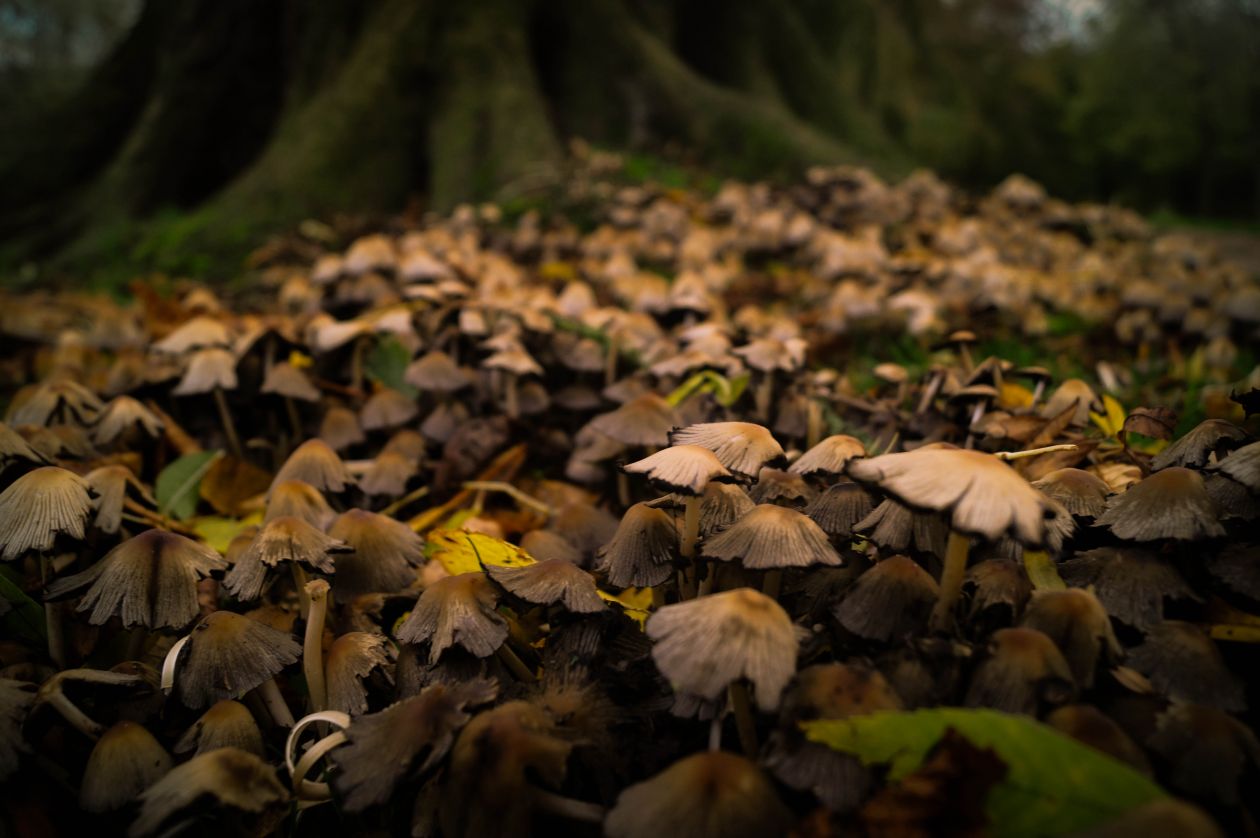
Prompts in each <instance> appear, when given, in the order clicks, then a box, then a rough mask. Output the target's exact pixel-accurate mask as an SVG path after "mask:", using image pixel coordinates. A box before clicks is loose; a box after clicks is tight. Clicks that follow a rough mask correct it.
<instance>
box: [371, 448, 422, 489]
mask: <svg viewBox="0 0 1260 838" xmlns="http://www.w3.org/2000/svg"><path fill="white" fill-rule="evenodd" d="M419 472H420V465H419V463H417V462H416V461H415V460H414V459H412V458H411V457H408V456H407V455H405V454H401V453H399V452H397V451H381V453H380V454H378V455H377V456H376V459H374V460H373V461H372V465H371V466H369V467H368V470H367V471H366V472H364V473H363V477H361V478H360V479H359V488H360V489H362V490H363V492H364V494H368V495H385V496H388V497H398V496H399V495H402V494H405V493H406V491H407V481H409V480H411V478H413V477H415V476H416V475H417V474H419Z"/></svg>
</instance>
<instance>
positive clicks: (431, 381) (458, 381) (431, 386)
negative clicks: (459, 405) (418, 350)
mask: <svg viewBox="0 0 1260 838" xmlns="http://www.w3.org/2000/svg"><path fill="white" fill-rule="evenodd" d="M403 380H405V381H406V382H407V383H408V384H410V385H411V386H412V387H415V388H416V389H417V390H419V391H420V392H422V393H453V392H455V391H456V390H461V389H463V388H464V387H467V386H468V385H469V384H471V383H472V381H471V380H470V379H469V377H468V375H467V374H466V373H465V372H464V370H462V369H460V368H459V366H457V365H456V364H455V362H454V361H453V360H451V356H449V355H447V354H446V353H445V352H440V351H438V350H433V351H432V352H427V353H425V354H424V355H422V356H420V357H419V358H417V359H416V360H414V361H412V362H411V364H409V365H408V367H407V371H406V372H405V373H403Z"/></svg>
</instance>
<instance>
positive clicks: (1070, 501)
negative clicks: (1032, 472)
mask: <svg viewBox="0 0 1260 838" xmlns="http://www.w3.org/2000/svg"><path fill="white" fill-rule="evenodd" d="M1032 485H1033V488H1035V489H1039V490H1040V491H1041V492H1043V493H1044V494H1045V496H1046V497H1048V498H1050V499H1051V500H1053V501H1058V502H1059V503H1061V504H1063V508H1064V509H1066V510H1067V511H1068V512H1070V513H1072V514H1073V515H1079V516H1082V517H1087V518H1097V517H1098V516H1099V515H1101V514H1102V512H1103V509H1105V508H1106V506H1107V496H1108V495H1110V494H1111V487H1110V486H1108V485H1107V484H1106V483H1104V482H1103V481H1102V479H1101V478H1100V477H1098V476H1097V475H1096V474H1091V473H1090V472H1088V471H1084V470H1083V469H1079V468H1060V469H1055V470H1054V471H1052V472H1050V473H1048V474H1046V475H1045V476H1043V477H1042V478H1041V479H1040V480H1037V481H1034V482H1033V484H1032Z"/></svg>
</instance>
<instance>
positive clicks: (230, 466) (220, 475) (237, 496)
mask: <svg viewBox="0 0 1260 838" xmlns="http://www.w3.org/2000/svg"><path fill="white" fill-rule="evenodd" d="M270 485H271V475H270V474H268V473H267V472H265V471H263V470H262V469H260V468H259V467H258V466H256V465H254V464H253V463H250V462H246V461H245V460H238V459H237V458H235V457H233V456H230V455H225V456H223V457H219V458H218V459H217V460H215V461H214V462H213V463H212V464H211V465H210V468H209V469H207V470H206V473H205V476H204V477H202V478H201V488H200V492H201V497H202V499H203V500H205V501H206V502H207V503H209V504H210V505H211V506H213V507H214V510H215V511H216V512H218V513H219V514H221V515H228V516H236V515H240V514H241V511H242V510H241V505H242V504H243V503H245V501H247V500H249V499H250V498H253V497H256V496H258V495H260V494H262V493H263V492H265V491H267V487H268V486H270Z"/></svg>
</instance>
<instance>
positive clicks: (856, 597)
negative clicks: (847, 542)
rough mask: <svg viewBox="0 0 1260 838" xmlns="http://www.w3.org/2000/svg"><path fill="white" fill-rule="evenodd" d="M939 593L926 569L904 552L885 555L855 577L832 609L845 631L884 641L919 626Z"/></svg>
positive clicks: (924, 621) (911, 631)
mask: <svg viewBox="0 0 1260 838" xmlns="http://www.w3.org/2000/svg"><path fill="white" fill-rule="evenodd" d="M939 595H940V591H939V589H938V588H937V584H936V580H935V579H933V578H932V576H931V575H930V574H929V573H928V572H927V571H926V570H924V569H923V568H921V567H919V565H918V564H916V563H915V562H914V561H913V560H911V559H909V558H907V557H906V556H889V557H888V558H886V559H883V560H882V561H880V562H878V563H877V564H876V565H875V566H874V567H872V568H871V569H870V570H868V571H866V572H865V573H863V574H862V575H861V576H859V577H858V579H857V582H855V583H854V584H853V587H852V588H850V589H849V591H848V593H847V594H845V597H844V599H843V600H841V601H840V604H839V605H837V606H836V607H835V608H834V609H833V613H834V614H835V616H836V619H837V620H839V621H840V625H842V626H844V628H845V629H846V630H847V631H850V632H852V633H853V634H856V635H857V636H858V637H863V638H866V639H868V640H877V641H880V642H886V641H889V640H892V639H894V638H898V637H902V636H905V635H908V634H911V633H913V632H915V631H917V630H918V629H919V628H921V627H922V626H923V624H924V623H926V622H927V617H928V613H929V612H930V611H931V610H932V606H933V605H934V604H935V603H936V600H937V598H938V596H939Z"/></svg>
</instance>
